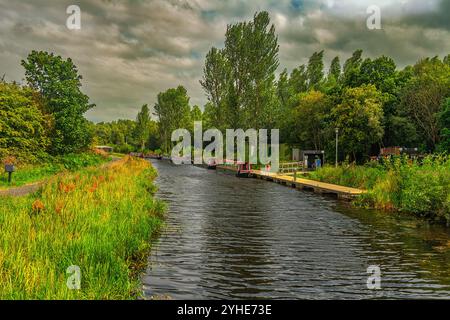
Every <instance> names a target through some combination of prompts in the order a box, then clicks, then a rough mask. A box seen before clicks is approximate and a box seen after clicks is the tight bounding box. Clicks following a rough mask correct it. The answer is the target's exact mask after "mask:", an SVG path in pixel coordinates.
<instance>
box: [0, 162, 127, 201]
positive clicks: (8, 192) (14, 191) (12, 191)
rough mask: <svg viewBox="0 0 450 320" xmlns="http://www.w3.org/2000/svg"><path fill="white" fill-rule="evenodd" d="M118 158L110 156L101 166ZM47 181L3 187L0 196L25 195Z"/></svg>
mask: <svg viewBox="0 0 450 320" xmlns="http://www.w3.org/2000/svg"><path fill="white" fill-rule="evenodd" d="M120 159H121V158H119V157H112V160H111V161H110V162H107V163H105V164H103V165H102V167H108V166H109V165H111V163H113V162H115V161H117V160H120ZM47 181H48V179H45V180H41V181H37V182H34V183H31V184H27V185H24V186H20V187H14V188H9V189H5V190H0V197H8V196H9V197H22V196H26V195H28V194H30V193H34V192H36V191H38V190H39V188H40V187H41V186H43V185H44V184H45V183H46V182H47Z"/></svg>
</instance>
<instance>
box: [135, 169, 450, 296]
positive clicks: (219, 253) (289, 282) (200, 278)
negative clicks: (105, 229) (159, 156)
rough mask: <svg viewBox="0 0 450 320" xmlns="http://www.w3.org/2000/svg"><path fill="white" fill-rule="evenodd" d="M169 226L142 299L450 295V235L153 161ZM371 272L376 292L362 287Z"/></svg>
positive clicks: (318, 199)
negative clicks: (376, 272)
mask: <svg viewBox="0 0 450 320" xmlns="http://www.w3.org/2000/svg"><path fill="white" fill-rule="evenodd" d="M154 166H155V167H156V168H157V169H158V171H159V178H158V179H157V184H158V185H159V192H158V194H157V196H158V197H159V198H161V199H163V200H164V201H166V202H167V203H168V206H169V212H168V218H167V227H166V228H165V229H164V231H163V233H162V235H161V238H160V240H159V241H158V243H157V244H155V246H154V248H153V251H152V255H151V256H150V257H149V267H148V270H147V272H146V274H145V276H144V277H143V283H144V292H145V295H146V297H147V298H152V297H153V298H155V297H156V298H158V297H170V298H172V299H264V298H272V299H352V298H354V299H360V298H449V297H450V270H449V269H450V268H449V267H450V231H449V230H448V229H446V228H443V227H438V226H430V225H427V224H425V223H424V222H421V221H419V220H416V219H411V218H407V217H404V216H403V217H402V216H398V215H393V214H386V213H380V212H377V211H372V210H361V209H354V208H351V207H349V205H348V204H346V203H343V202H339V201H337V200H335V199H332V198H327V197H322V196H319V195H317V194H314V193H309V192H303V191H298V190H295V189H291V188H288V187H285V186H281V185H278V184H275V183H270V182H266V181H262V180H257V179H240V178H236V177H234V176H233V175H230V174H226V173H221V172H216V171H211V170H206V169H202V168H198V167H194V166H174V165H172V164H170V163H168V162H166V161H155V162H154ZM369 265H379V266H380V268H381V272H382V278H381V289H380V290H376V291H374V290H369V289H367V284H366V282H367V277H368V274H367V268H368V266H369Z"/></svg>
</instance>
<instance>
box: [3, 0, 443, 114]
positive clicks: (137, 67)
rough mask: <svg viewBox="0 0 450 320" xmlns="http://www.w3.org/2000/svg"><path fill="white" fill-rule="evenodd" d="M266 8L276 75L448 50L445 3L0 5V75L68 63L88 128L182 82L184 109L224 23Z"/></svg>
mask: <svg viewBox="0 0 450 320" xmlns="http://www.w3.org/2000/svg"><path fill="white" fill-rule="evenodd" d="M72 4H76V5H78V6H79V7H80V8H81V13H82V16H81V22H82V26H81V30H68V29H67V28H66V26H65V24H66V19H67V17H68V15H67V14H66V8H67V7H68V6H69V5H72ZM373 4H375V5H378V6H379V7H380V9H381V21H382V29H381V30H369V29H368V28H367V27H366V19H367V17H368V16H369V14H367V12H366V9H367V7H369V6H370V5H373ZM262 10H267V11H268V12H269V13H270V15H271V18H272V21H273V23H274V24H275V26H276V29H277V33H278V35H279V43H280V70H282V69H283V68H285V67H286V68H288V69H292V68H294V67H297V66H298V65H300V64H303V63H305V62H307V60H308V57H309V56H310V55H311V54H312V53H313V52H314V51H317V50H325V58H326V61H327V62H329V61H330V60H331V59H332V58H333V57H334V56H336V55H339V56H340V57H341V61H342V62H343V61H344V60H345V59H346V58H348V57H349V56H350V55H351V53H352V52H353V51H354V50H356V49H363V50H364V54H365V56H368V57H375V56H379V55H382V54H385V55H388V56H392V57H393V58H394V59H395V61H396V62H397V64H398V65H399V66H400V67H402V66H405V65H407V64H412V63H414V62H416V61H417V60H419V59H420V58H423V57H427V56H435V55H440V56H443V55H446V54H448V53H449V52H450V41H449V40H450V25H449V19H448V14H449V13H450V0H429V1H419V0H397V1H395V0H392V1H389V0H378V1H377V0H339V1H338V0H318V1H313V0H264V1H256V0H246V1H244V0H228V1H225V0H128V1H126V0H91V1H88V0H80V1H75V0H63V1H56V0H33V1H31V0H29V1H9V0H0V73H1V74H2V75H3V74H5V75H6V79H7V80H16V81H22V79H23V77H24V71H23V69H22V67H21V66H20V61H21V60H22V59H24V58H26V56H27V55H28V53H29V52H30V51H31V50H46V51H52V52H55V53H57V54H59V55H62V56H63V57H71V58H72V59H73V60H74V61H75V63H76V64H77V66H78V68H79V70H80V73H81V74H82V75H83V90H84V91H85V92H86V93H87V94H88V95H89V96H90V97H91V100H92V102H93V103H95V104H96V105H97V106H96V108H95V109H93V110H91V111H89V112H88V114H87V117H88V118H89V119H91V120H93V121H110V120H114V119H117V118H134V117H135V115H136V113H137V110H138V109H139V108H140V106H141V105H142V104H144V103H148V104H149V105H153V104H154V102H155V100H156V95H157V94H158V92H160V91H163V90H165V89H167V88H170V87H174V86H177V85H183V86H185V87H186V88H187V89H188V92H189V95H190V96H191V104H192V105H194V104H198V105H200V106H202V105H203V104H204V103H205V102H206V98H205V95H204V92H203V91H202V88H201V86H200V84H199V80H200V79H201V77H202V67H203V63H204V57H205V55H206V53H207V51H208V50H209V48H211V47H212V46H216V47H221V46H223V41H224V34H225V30H226V26H227V24H230V23H236V22H238V21H242V20H247V19H251V17H252V16H253V15H254V13H255V12H257V11H262Z"/></svg>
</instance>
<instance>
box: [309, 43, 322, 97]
mask: <svg viewBox="0 0 450 320" xmlns="http://www.w3.org/2000/svg"><path fill="white" fill-rule="evenodd" d="M306 74H307V76H308V87H309V89H318V88H319V86H320V85H321V84H322V80H323V75H324V74H323V50H322V51H320V52H314V53H313V55H312V56H311V57H310V58H309V62H308V67H307V70H306Z"/></svg>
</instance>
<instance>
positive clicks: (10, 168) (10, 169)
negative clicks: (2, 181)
mask: <svg viewBox="0 0 450 320" xmlns="http://www.w3.org/2000/svg"><path fill="white" fill-rule="evenodd" d="M15 170H16V168H15V167H14V165H13V164H5V171H6V172H8V183H11V177H12V173H13V172H14V171H15Z"/></svg>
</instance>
